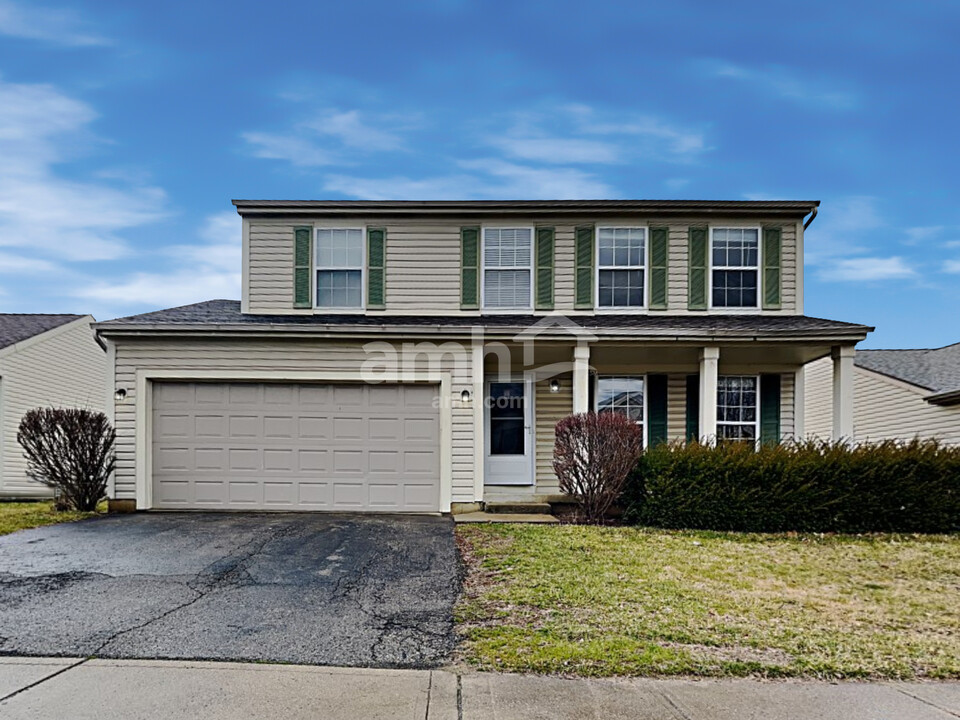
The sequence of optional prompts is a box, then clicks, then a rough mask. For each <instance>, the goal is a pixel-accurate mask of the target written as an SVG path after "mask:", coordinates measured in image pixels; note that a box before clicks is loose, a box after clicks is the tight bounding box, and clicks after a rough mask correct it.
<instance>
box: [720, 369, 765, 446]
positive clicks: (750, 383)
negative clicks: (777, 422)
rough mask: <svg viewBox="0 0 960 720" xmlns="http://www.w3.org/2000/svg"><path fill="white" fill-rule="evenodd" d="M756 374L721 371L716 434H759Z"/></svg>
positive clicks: (736, 436)
mask: <svg viewBox="0 0 960 720" xmlns="http://www.w3.org/2000/svg"><path fill="white" fill-rule="evenodd" d="M758 384H759V383H758V381H757V377H756V376H755V375H721V376H720V377H719V378H717V438H719V439H721V440H749V441H754V440H756V439H757V438H758V432H757V430H758V427H757V422H758V419H759V417H760V413H759V411H758V397H759V395H758V392H757V386H758Z"/></svg>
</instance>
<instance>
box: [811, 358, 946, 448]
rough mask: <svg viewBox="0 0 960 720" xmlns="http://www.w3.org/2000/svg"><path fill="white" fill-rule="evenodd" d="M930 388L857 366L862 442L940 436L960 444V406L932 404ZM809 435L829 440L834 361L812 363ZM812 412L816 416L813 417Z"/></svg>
mask: <svg viewBox="0 0 960 720" xmlns="http://www.w3.org/2000/svg"><path fill="white" fill-rule="evenodd" d="M929 394H930V393H929V391H927V390H924V389H923V388H918V387H915V386H913V385H910V384H908V383H905V382H901V381H899V380H896V379H893V378H889V377H886V376H885V375H881V374H879V373H875V372H871V371H870V370H867V369H865V368H861V367H856V368H854V373H853V395H854V400H853V434H854V438H855V439H856V440H858V441H859V440H863V441H875V440H912V439H913V438H915V437H917V436H919V437H921V438H935V439H938V440H940V441H942V442H944V443H948V444H950V445H960V406H956V405H955V406H945V407H944V406H939V405H931V404H930V403H928V402H927V401H926V400H924V397H925V396H927V395H929ZM805 407H806V413H807V434H808V435H810V436H814V437H819V438H822V439H825V440H829V439H830V436H831V430H832V428H833V363H832V362H831V361H830V359H829V358H824V359H823V360H818V361H816V362H814V363H811V364H810V365H808V366H807V379H806V404H805ZM811 413H815V418H814V420H813V421H811Z"/></svg>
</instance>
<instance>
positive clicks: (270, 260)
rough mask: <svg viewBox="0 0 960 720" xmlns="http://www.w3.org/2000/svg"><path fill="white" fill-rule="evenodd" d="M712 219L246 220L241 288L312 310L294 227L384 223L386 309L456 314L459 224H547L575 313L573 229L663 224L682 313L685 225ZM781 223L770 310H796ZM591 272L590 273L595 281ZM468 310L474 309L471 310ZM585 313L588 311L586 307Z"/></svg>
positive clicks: (252, 295) (791, 229) (563, 292)
mask: <svg viewBox="0 0 960 720" xmlns="http://www.w3.org/2000/svg"><path fill="white" fill-rule="evenodd" d="M709 222H711V218H709V217H706V218H705V217H696V216H689V217H684V218H672V219H668V220H665V219H663V218H657V217H654V216H633V217H614V218H603V219H599V218H596V217H576V218H571V217H569V216H564V217H563V218H550V217H537V218H509V219H505V220H496V219H490V220H488V221H486V222H485V223H479V222H478V221H477V220H476V219H473V218H469V217H463V218H457V219H452V220H451V219H443V220H435V221H433V220H426V219H409V220H408V219H399V218H384V217H375V218H369V219H365V218H329V217H324V216H322V215H317V216H310V217H301V218H294V219H284V220H269V219H257V218H252V219H251V218H248V219H246V220H245V223H247V226H246V227H247V232H248V262H247V277H246V278H245V281H244V287H245V288H246V289H247V292H248V295H247V301H248V303H247V307H248V310H249V312H251V313H265V314H269V313H281V314H297V313H311V312H313V311H312V310H309V309H307V310H302V309H301V310H297V309H294V307H293V231H294V228H295V227H297V226H301V225H312V224H314V223H316V224H318V225H320V224H324V225H331V224H334V225H340V226H343V227H360V226H367V225H369V226H375V227H385V228H386V229H387V245H386V264H387V267H386V289H385V305H386V309H385V310H383V311H377V312H378V313H380V312H383V313H385V314H397V315H417V314H426V315H443V314H457V313H460V312H461V311H460V228H461V227H462V226H464V225H479V224H488V225H511V226H517V227H528V226H533V225H549V226H552V227H554V228H555V229H556V238H555V253H556V254H555V263H556V275H555V278H554V287H555V309H556V310H557V311H561V312H565V313H572V314H578V315H579V314H583V313H584V311H577V312H574V310H573V307H574V229H575V228H576V227H577V226H578V225H584V224H594V225H629V224H637V225H644V226H667V227H669V236H668V237H669V247H668V287H667V302H668V309H667V310H666V311H658V312H666V314H686V313H687V312H688V311H687V231H688V228H689V227H690V226H691V225H704V224H708V223H709ZM714 224H715V225H716V226H740V225H749V226H754V227H755V226H757V225H763V224H767V223H765V222H764V221H763V219H760V220H757V219H749V218H746V219H744V218H731V219H725V220H723V221H722V222H715V223H714ZM777 224H778V225H780V227H782V228H783V234H782V241H783V253H782V255H783V273H782V276H783V294H782V309H781V310H777V311H764V312H772V313H774V314H793V313H796V312H797V284H798V283H797V272H798V265H797V263H798V252H797V247H798V246H797V225H796V224H795V223H789V222H781V223H777ZM595 282H596V278H594V283H595ZM471 314H475V312H474V313H471ZM588 314H589V313H588Z"/></svg>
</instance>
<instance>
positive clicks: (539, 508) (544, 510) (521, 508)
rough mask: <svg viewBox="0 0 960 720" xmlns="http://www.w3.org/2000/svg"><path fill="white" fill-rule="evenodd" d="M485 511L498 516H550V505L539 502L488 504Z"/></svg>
mask: <svg viewBox="0 0 960 720" xmlns="http://www.w3.org/2000/svg"><path fill="white" fill-rule="evenodd" d="M484 509H485V511H486V512H488V513H494V514H496V515H510V514H517V515H549V514H550V503H539V502H488V503H487V504H486V505H485V506H484Z"/></svg>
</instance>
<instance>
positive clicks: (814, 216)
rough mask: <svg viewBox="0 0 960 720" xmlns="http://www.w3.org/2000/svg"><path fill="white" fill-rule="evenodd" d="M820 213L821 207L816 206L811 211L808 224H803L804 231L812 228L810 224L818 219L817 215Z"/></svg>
mask: <svg viewBox="0 0 960 720" xmlns="http://www.w3.org/2000/svg"><path fill="white" fill-rule="evenodd" d="M819 211H820V206H819V205H814V206H813V210H811V211H810V217H808V218H807V220H806V222H804V223H803V229H804V230H806V229H807V228H808V227H810V224H811V223H812V222H813V221H814V220H816V219H817V213H818V212H819Z"/></svg>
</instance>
